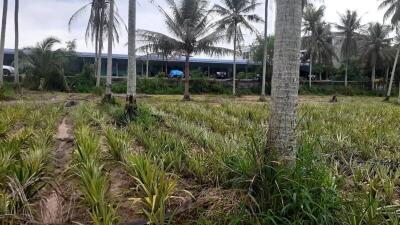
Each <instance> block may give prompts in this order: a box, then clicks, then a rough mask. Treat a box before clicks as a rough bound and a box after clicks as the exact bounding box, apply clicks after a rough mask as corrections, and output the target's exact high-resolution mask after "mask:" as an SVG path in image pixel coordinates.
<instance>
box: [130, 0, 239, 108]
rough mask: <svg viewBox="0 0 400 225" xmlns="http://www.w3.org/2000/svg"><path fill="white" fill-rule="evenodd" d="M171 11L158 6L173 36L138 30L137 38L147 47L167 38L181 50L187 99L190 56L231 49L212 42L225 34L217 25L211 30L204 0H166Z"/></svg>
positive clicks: (211, 25) (187, 97)
mask: <svg viewBox="0 0 400 225" xmlns="http://www.w3.org/2000/svg"><path fill="white" fill-rule="evenodd" d="M167 3H168V5H169V7H170V8H171V11H172V13H171V14H168V13H167V12H166V11H165V10H164V9H162V8H161V7H159V10H160V12H161V13H162V14H163V15H164V17H165V20H166V25H167V27H168V28H169V30H170V31H171V32H172V34H173V36H172V37H171V36H167V35H165V34H162V33H159V32H154V31H148V30H138V32H137V34H138V35H139V37H140V42H142V43H143V45H144V46H145V47H144V48H147V49H153V50H154V49H157V48H158V47H159V45H160V43H163V42H167V43H169V45H170V46H173V49H174V51H176V52H182V53H183V54H184V56H185V92H184V97H183V99H184V100H186V101H188V100H190V94H189V79H190V73H189V68H190V64H189V59H190V57H191V56H192V55H193V54H198V53H205V54H211V55H212V54H217V55H222V54H228V53H231V52H232V51H231V50H229V49H226V48H221V47H216V46H214V45H215V44H216V43H219V42H221V41H223V40H224V38H225V34H223V32H221V30H220V29H217V30H214V29H213V28H214V25H213V24H211V23H210V22H209V11H208V10H207V2H206V1H204V0H182V1H181V2H179V3H177V2H175V1H174V0H169V1H167ZM142 47H143V46H142Z"/></svg>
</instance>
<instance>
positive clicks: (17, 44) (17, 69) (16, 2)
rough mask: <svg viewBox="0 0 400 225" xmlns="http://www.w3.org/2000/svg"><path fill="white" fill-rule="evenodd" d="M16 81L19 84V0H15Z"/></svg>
mask: <svg viewBox="0 0 400 225" xmlns="http://www.w3.org/2000/svg"><path fill="white" fill-rule="evenodd" d="M14 23H15V47H14V76H15V77H14V83H15V84H16V85H19V0H15V13H14Z"/></svg>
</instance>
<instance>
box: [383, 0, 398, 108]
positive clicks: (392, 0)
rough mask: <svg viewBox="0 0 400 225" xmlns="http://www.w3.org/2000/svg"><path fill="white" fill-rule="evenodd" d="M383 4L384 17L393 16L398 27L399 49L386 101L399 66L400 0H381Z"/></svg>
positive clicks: (393, 21) (392, 21) (392, 22)
mask: <svg viewBox="0 0 400 225" xmlns="http://www.w3.org/2000/svg"><path fill="white" fill-rule="evenodd" d="M381 1H382V2H381V4H380V5H379V9H386V12H385V14H384V19H385V20H386V19H388V18H391V20H390V22H391V24H392V26H394V27H395V28H396V38H395V40H396V42H397V44H396V46H397V51H396V57H395V60H394V64H393V68H392V74H391V76H390V82H389V87H388V90H387V94H386V97H385V101H389V99H390V95H391V92H392V86H393V79H394V74H395V72H396V67H397V62H398V59H399V54H400V42H399V41H400V33H399V29H398V28H399V22H400V7H399V6H400V1H399V0H381ZM399 99H400V95H399Z"/></svg>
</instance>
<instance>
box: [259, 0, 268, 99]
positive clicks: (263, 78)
mask: <svg viewBox="0 0 400 225" xmlns="http://www.w3.org/2000/svg"><path fill="white" fill-rule="evenodd" d="M267 63H268V0H265V21H264V58H263V74H262V82H261V96H260V101H265V82H266V77H267Z"/></svg>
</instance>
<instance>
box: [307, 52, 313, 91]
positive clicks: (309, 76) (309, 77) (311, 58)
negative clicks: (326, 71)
mask: <svg viewBox="0 0 400 225" xmlns="http://www.w3.org/2000/svg"><path fill="white" fill-rule="evenodd" d="M311 52H312V50H311ZM312 70H313V57H312V53H311V54H310V72H309V74H308V86H309V87H310V88H311V76H312Z"/></svg>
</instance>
